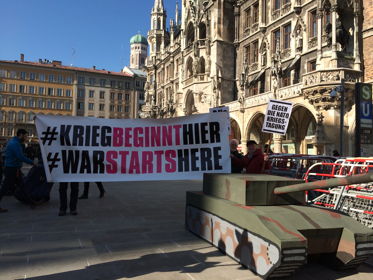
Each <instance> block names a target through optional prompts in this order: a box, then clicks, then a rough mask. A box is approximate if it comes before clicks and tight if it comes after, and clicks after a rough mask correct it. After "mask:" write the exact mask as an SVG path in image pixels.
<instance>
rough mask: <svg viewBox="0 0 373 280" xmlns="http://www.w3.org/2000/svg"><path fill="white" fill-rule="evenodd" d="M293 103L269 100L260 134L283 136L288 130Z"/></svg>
mask: <svg viewBox="0 0 373 280" xmlns="http://www.w3.org/2000/svg"><path fill="white" fill-rule="evenodd" d="M292 109H293V103H291V102H286V101H280V100H275V99H270V100H269V103H268V106H267V112H266V115H265V117H264V122H263V127H262V132H266V133H277V134H281V135H285V134H286V131H287V129H288V125H289V120H290V117H291V110H292Z"/></svg>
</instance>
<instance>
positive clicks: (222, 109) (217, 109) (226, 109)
mask: <svg viewBox="0 0 373 280" xmlns="http://www.w3.org/2000/svg"><path fill="white" fill-rule="evenodd" d="M219 112H227V113H229V107H228V106H220V107H214V108H210V113H219Z"/></svg>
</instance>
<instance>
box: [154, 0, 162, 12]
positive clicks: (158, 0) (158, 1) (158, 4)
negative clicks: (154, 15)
mask: <svg viewBox="0 0 373 280" xmlns="http://www.w3.org/2000/svg"><path fill="white" fill-rule="evenodd" d="M153 11H154V12H163V11H164V6H163V0H154V7H153Z"/></svg>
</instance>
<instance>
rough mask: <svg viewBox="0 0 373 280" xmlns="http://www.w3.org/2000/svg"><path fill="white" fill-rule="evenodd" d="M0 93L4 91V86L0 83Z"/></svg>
mask: <svg viewBox="0 0 373 280" xmlns="http://www.w3.org/2000/svg"><path fill="white" fill-rule="evenodd" d="M0 91H5V84H3V83H0Z"/></svg>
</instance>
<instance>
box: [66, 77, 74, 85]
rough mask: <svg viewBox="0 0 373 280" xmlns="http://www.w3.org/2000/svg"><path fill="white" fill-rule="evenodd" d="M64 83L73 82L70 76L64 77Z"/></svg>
mask: <svg viewBox="0 0 373 280" xmlns="http://www.w3.org/2000/svg"><path fill="white" fill-rule="evenodd" d="M66 83H68V84H70V85H71V84H72V83H73V79H72V78H71V77H66Z"/></svg>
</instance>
